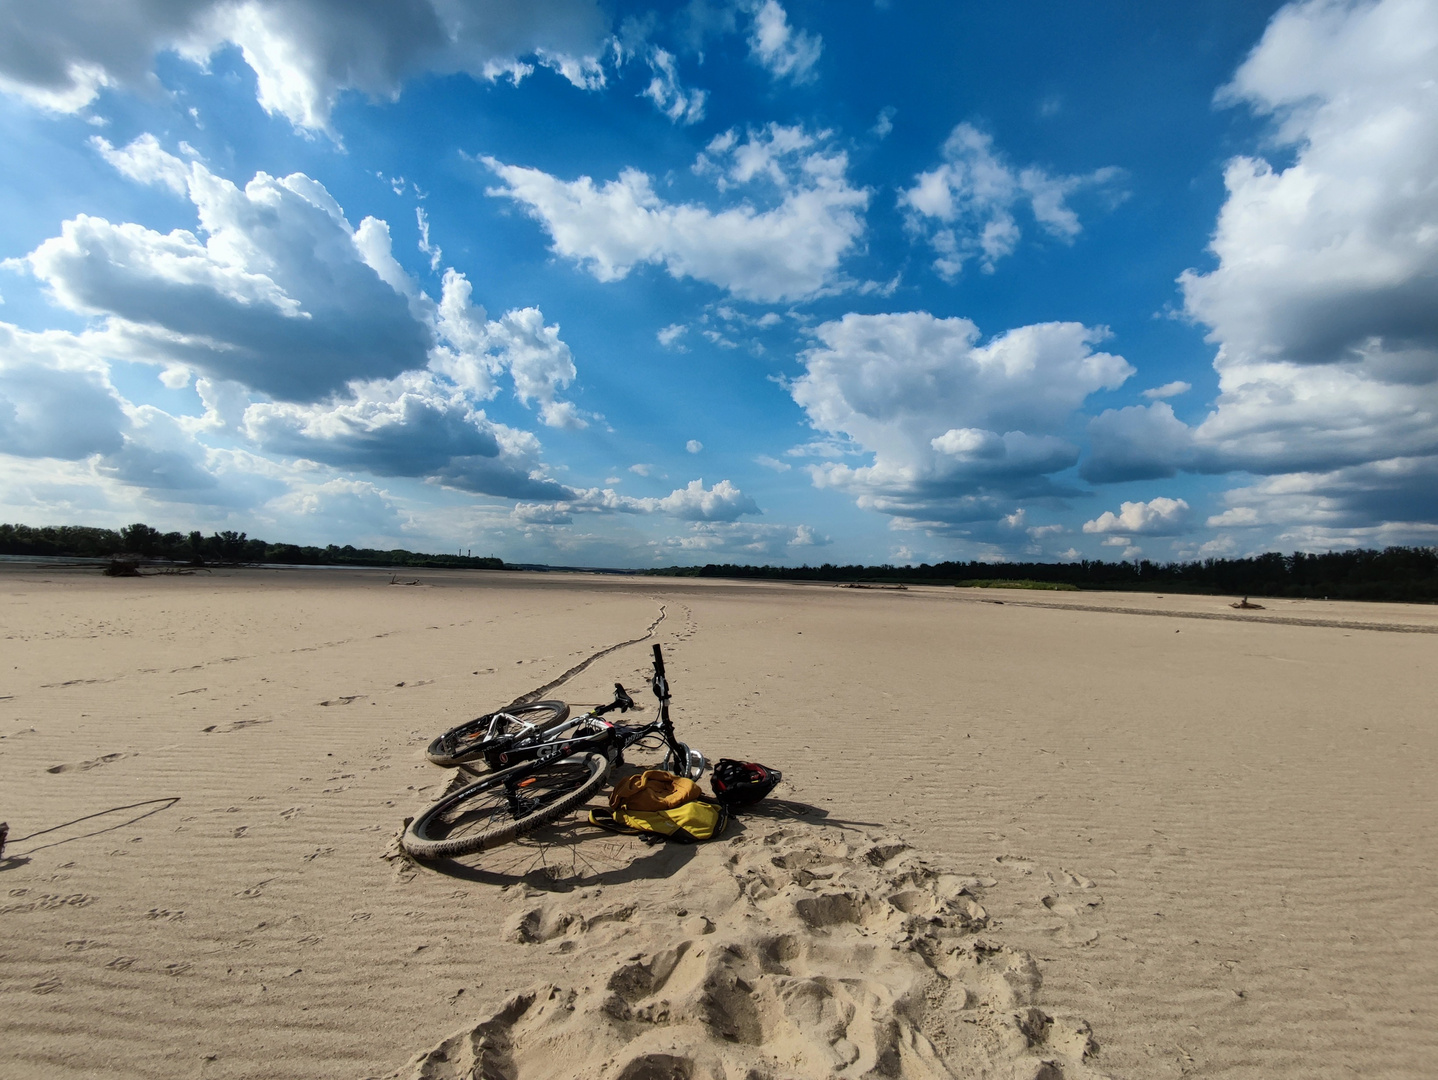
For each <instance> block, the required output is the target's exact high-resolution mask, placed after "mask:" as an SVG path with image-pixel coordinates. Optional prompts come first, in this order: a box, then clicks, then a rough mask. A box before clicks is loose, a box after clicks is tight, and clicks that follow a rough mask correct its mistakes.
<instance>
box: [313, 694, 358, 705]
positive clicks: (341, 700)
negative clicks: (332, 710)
mask: <svg viewBox="0 0 1438 1080" xmlns="http://www.w3.org/2000/svg"><path fill="white" fill-rule="evenodd" d="M363 698H364V695H363V694H350V695H348V696H346V697H337V698H330V699H329V700H328V701H321V702H320V704H321V705H352V704H353V703H354V702H356V701H360V700H362V699H363Z"/></svg>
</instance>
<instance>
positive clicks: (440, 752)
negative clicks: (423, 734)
mask: <svg viewBox="0 0 1438 1080" xmlns="http://www.w3.org/2000/svg"><path fill="white" fill-rule="evenodd" d="M497 713H508V714H509V715H510V716H514V717H517V718H518V719H520V720H523V721H525V722H526V723H529V724H533V725H534V726H535V727H540V728H545V727H549V726H550V725H551V724H557V723H558V722H559V721H561V720H567V719H569V706H568V705H566V704H565V703H564V702H562V701H530V702H527V703H525V704H523V705H511V706H510V707H508V708H505V709H495V710H494V712H492V713H485V714H484V715H483V716H476V717H475V718H474V719H473V720H468V721H466V722H465V723H463V724H460V725H458V726H457V727H452V728H450V729H449V730H448V731H446V732H445V733H444V734H443V735H441V736H439V738H437V739H435V740H434V741H433V742H432V743H430V744H429V746H427V747H425V751H424V756H425V757H427V758H429V760H430V761H432V762H434V763H435V764H436V765H443V766H444V767H445V768H447V769H452V768H454V767H455V766H456V765H465V764H470V763H474V762H478V763H481V764H482V763H483V761H484V753H485V751H486V750H487V749H489V747H490V746H491V745H492V744H491V741H490V740H488V739H486V738H485V737H484V736H485V734H486V732H488V731H489V724H490V721H491V720H493V719H494V717H495V715H496V714H497Z"/></svg>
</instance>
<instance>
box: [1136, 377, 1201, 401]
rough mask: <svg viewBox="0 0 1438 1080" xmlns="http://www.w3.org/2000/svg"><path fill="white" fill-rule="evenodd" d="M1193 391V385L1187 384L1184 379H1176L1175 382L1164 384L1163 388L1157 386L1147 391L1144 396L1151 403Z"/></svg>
mask: <svg viewBox="0 0 1438 1080" xmlns="http://www.w3.org/2000/svg"><path fill="white" fill-rule="evenodd" d="M1192 389H1193V384H1192V383H1186V382H1184V381H1183V380H1182V379H1176V380H1174V381H1173V382H1170V383H1164V384H1163V385H1162V386H1155V387H1152V388H1151V389H1148V390H1145V391H1144V392H1143V396H1144V397H1146V398H1148V400H1149V401H1162V400H1163V399H1164V398H1171V397H1178V396H1179V395H1180V394H1186V393H1188V392H1189V391H1190V390H1192Z"/></svg>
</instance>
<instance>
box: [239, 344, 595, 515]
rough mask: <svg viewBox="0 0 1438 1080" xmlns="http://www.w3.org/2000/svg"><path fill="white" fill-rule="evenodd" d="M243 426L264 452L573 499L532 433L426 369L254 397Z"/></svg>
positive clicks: (484, 490)
mask: <svg viewBox="0 0 1438 1080" xmlns="http://www.w3.org/2000/svg"><path fill="white" fill-rule="evenodd" d="M243 431H244V434H245V435H246V436H247V437H248V438H250V439H251V440H253V441H254V443H255V444H256V445H258V446H259V447H261V448H262V449H264V450H267V451H270V452H273V453H279V454H284V455H287V456H291V457H303V458H309V459H311V460H313V461H319V462H323V463H325V464H327V465H334V466H337V467H341V468H360V469H364V470H366V471H368V472H371V473H373V474H375V475H377V476H421V477H429V478H432V479H435V480H437V481H439V482H440V483H442V484H444V485H446V486H448V487H453V488H457V489H459V490H461V491H469V492H474V493H477V494H484V495H495V496H499V497H502V498H511V499H536V498H538V499H546V498H547V499H556V500H564V499H568V498H570V497H572V492H570V491H569V489H567V488H564V487H563V486H562V485H560V484H558V483H556V482H555V481H553V480H551V479H548V478H547V477H546V476H545V470H544V468H543V465H542V464H541V462H540V461H539V441H538V440H537V439H536V438H535V437H534V436H533V435H531V434H530V433H528V432H525V431H520V430H517V429H515V428H511V427H507V426H506V425H504V424H499V423H496V422H494V421H492V420H489V419H488V418H487V417H486V416H485V414H484V412H483V411H481V410H477V409H475V408H474V407H473V406H472V405H471V404H470V403H469V401H468V400H467V398H466V396H465V395H464V393H463V392H462V390H461V389H459V388H457V387H455V386H453V385H447V384H445V383H443V382H440V381H439V380H438V379H437V378H436V377H435V376H434V375H433V374H432V373H430V372H427V371H411V372H406V373H404V374H403V375H400V376H398V377H397V378H395V379H390V380H373V381H369V382H359V381H355V382H353V383H351V385H350V396H348V397H345V398H336V399H334V400H330V401H326V402H321V403H316V404H299V403H292V402H255V403H254V404H251V405H250V406H249V407H248V408H247V409H246V410H245V412H244V420H243Z"/></svg>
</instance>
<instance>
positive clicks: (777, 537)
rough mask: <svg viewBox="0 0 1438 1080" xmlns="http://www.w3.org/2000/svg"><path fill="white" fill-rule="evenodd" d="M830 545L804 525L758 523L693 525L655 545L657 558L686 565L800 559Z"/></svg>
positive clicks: (701, 523) (703, 523)
mask: <svg viewBox="0 0 1438 1080" xmlns="http://www.w3.org/2000/svg"><path fill="white" fill-rule="evenodd" d="M831 542H832V541H831V540H830V539H829V537H827V536H821V535H819V534H818V533H816V532H815V531H814V530H813V529H812V528H810V527H809V526H808V525H797V526H796V525H768V524H763V523H759V522H750V521H736V522H708V521H706V522H696V523H695V524H693V525H691V526H690V527H689V532H687V533H685V534H682V535H680V536H671V537H666V538H665V539H663V540H661V541H659V542H658V543H657V545H656V547H657V548H658V549H659V550H658V553H657V556H656V557H659V558H682V559H685V560H686V561H690V562H708V561H718V560H720V559H740V560H743V561H744V562H756V561H759V560H764V561H766V562H767V561H769V560H784V559H796V560H798V559H803V558H804V557H805V556H806V555H807V554H808V552H809V551H810V550H811V549H814V548H821V547H826V546H828V545H829V544H830V543H831Z"/></svg>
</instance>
